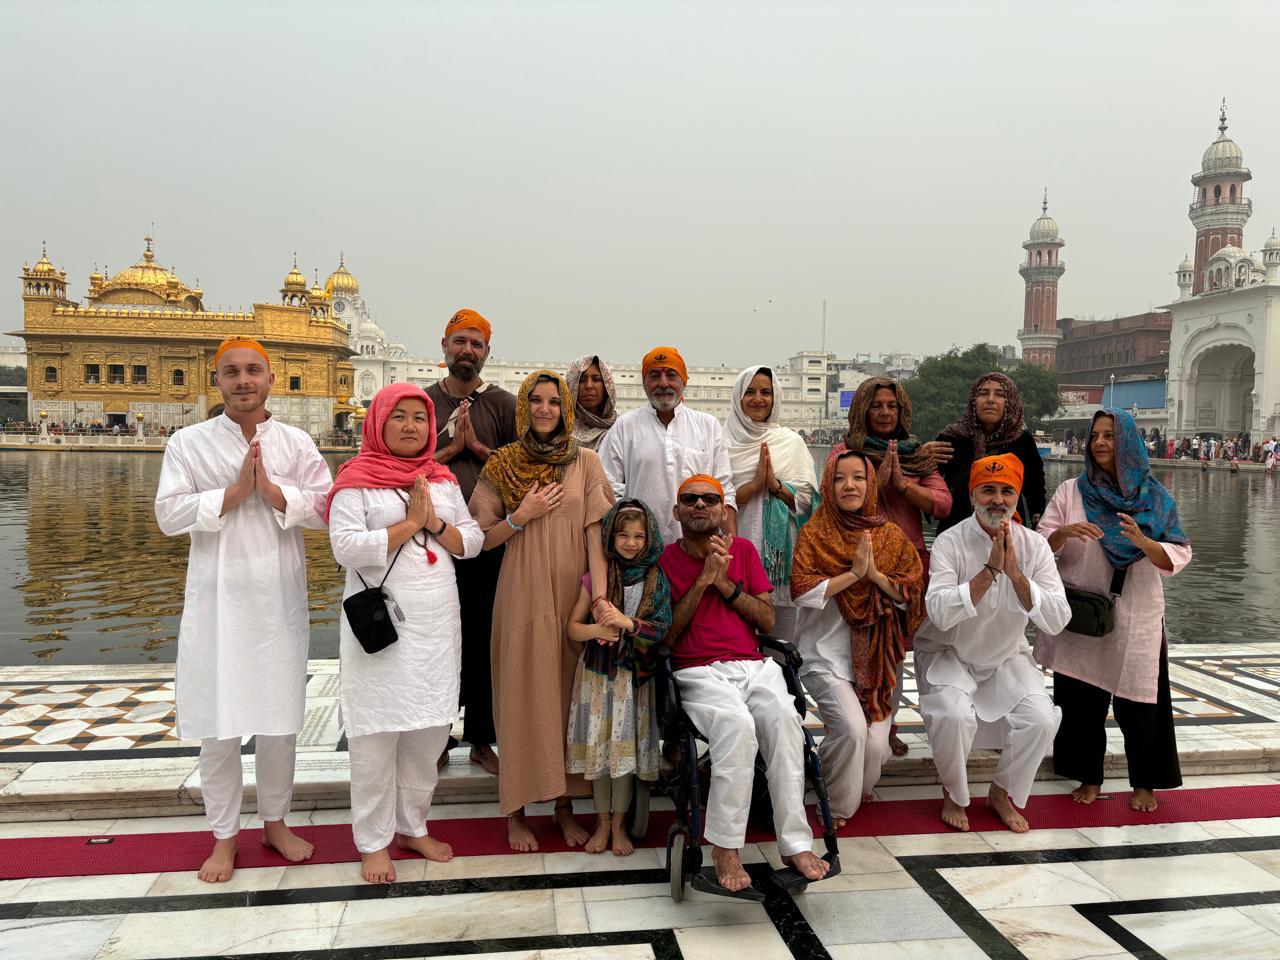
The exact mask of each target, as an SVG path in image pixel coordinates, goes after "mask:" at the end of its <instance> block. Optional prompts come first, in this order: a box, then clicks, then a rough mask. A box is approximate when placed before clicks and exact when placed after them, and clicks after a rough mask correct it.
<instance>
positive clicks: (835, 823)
mask: <svg viewBox="0 0 1280 960" xmlns="http://www.w3.org/2000/svg"><path fill="white" fill-rule="evenodd" d="M848 822H849V818H848V817H832V818H831V828H832V829H833V830H843V829H844V825H845V824H846V823H848Z"/></svg>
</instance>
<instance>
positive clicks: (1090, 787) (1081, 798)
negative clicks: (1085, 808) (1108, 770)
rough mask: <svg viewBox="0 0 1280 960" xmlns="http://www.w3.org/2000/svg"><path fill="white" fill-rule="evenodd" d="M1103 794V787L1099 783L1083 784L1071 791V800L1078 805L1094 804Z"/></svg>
mask: <svg viewBox="0 0 1280 960" xmlns="http://www.w3.org/2000/svg"><path fill="white" fill-rule="evenodd" d="M1101 792H1102V785H1101V784H1099V783H1082V784H1080V786H1078V787H1076V788H1075V789H1074V790H1072V791H1071V799H1072V800H1074V801H1075V802H1076V803H1085V804H1088V803H1093V801H1095V800H1097V799H1098V794H1099V793H1101Z"/></svg>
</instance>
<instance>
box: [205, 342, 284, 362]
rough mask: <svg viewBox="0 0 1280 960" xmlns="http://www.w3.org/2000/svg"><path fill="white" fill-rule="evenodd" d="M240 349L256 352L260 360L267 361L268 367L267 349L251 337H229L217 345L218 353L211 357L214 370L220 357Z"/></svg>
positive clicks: (269, 359)
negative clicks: (259, 355) (260, 357)
mask: <svg viewBox="0 0 1280 960" xmlns="http://www.w3.org/2000/svg"><path fill="white" fill-rule="evenodd" d="M241 349H244V350H254V351H256V352H257V353H259V354H261V356H262V359H263V360H265V361H267V364H268V365H270V363H271V358H270V357H269V356H267V348H266V347H264V346H263V345H262V344H260V343H259V342H258V341H257V340H254V339H253V338H252V337H230V338H229V339H226V340H223V341H222V343H220V344H219V345H218V352H217V353H215V354H214V355H213V366H214V369H217V366H218V361H219V360H221V359H222V355H223V354H224V353H226V352H227V351H228V350H241Z"/></svg>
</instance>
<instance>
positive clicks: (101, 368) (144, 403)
mask: <svg viewBox="0 0 1280 960" xmlns="http://www.w3.org/2000/svg"><path fill="white" fill-rule="evenodd" d="M348 288H355V289H359V287H358V284H357V282H356V279H355V277H354V276H352V275H351V273H350V272H349V271H348V270H347V269H346V267H345V265H344V264H341V263H340V264H339V266H338V269H337V270H335V271H334V272H333V273H332V274H331V275H330V277H329V281H328V283H327V284H326V285H325V287H321V286H320V285H319V282H318V281H317V282H316V283H315V284H314V285H313V286H312V287H310V288H308V287H307V282H306V278H305V277H303V275H302V273H301V272H299V270H298V265H297V261H296V259H295V262H294V265H293V269H292V270H290V271H289V273H288V275H287V276H286V277H285V279H284V284H283V286H282V287H281V289H280V302H279V303H255V304H254V305H253V311H252V312H251V313H244V312H230V311H222V310H216V311H214V310H206V309H205V308H204V291H202V290H201V289H199V287H198V286H194V287H192V286H188V285H187V284H185V283H183V282H182V280H180V279H179V278H178V277H177V276H176V275H175V274H174V273H173V272H172V271H171V270H169V269H168V268H166V267H164V266H162V265H161V264H159V263H157V262H156V259H155V253H154V252H153V250H152V240H151V238H150V237H147V238H146V250H145V251H144V252H143V254H142V258H141V259H140V260H139V261H138V262H137V263H135V264H134V265H133V266H131V267H127V268H125V269H124V270H122V271H120V272H119V273H117V274H115V275H114V276H112V277H107V276H105V275H104V274H101V273H98V271H97V269H96V268H95V270H94V272H93V273H91V274H90V275H89V289H88V293H87V295H86V299H85V302H84V303H80V302H77V301H73V300H70V299H68V298H67V272H66V271H65V270H60V269H58V268H57V267H55V266H54V264H53V263H52V262H51V261H50V260H49V257H48V254H47V252H46V251H42V252H41V256H40V259H39V260H38V261H37V262H36V263H35V265H34V266H27V265H26V264H23V267H22V301H23V327H22V329H21V330H15V331H12V335H13V336H18V337H22V338H23V339H24V340H25V341H26V346H27V390H28V398H29V406H30V410H29V413H28V419H29V420H32V421H35V420H37V419H39V418H40V416H41V413H42V412H43V413H45V414H47V415H48V417H47V419H48V421H49V422H50V423H58V422H66V423H72V422H79V423H86V424H87V423H101V424H105V425H107V426H111V425H113V424H120V425H125V424H134V423H142V424H147V425H156V426H158V427H160V428H165V429H167V428H169V427H181V426H184V425H186V424H189V423H195V422H197V421H199V420H202V419H204V418H205V416H207V414H208V411H209V410H210V409H211V408H212V407H213V406H214V405H216V404H219V403H221V402H222V397H221V395H220V394H219V393H218V388H217V386H216V385H215V384H214V381H213V372H214V370H213V355H214V352H215V351H216V350H217V348H218V344H219V343H220V342H221V341H223V340H224V339H226V338H227V337H236V336H239V337H253V338H254V339H255V340H259V341H261V343H262V345H263V346H264V347H266V349H267V352H268V353H269V354H270V355H271V368H272V370H273V371H274V373H275V375H276V380H275V386H274V387H273V388H272V391H271V398H270V400H269V401H268V404H267V406H268V408H269V409H270V410H271V411H272V413H273V414H274V415H276V416H278V417H279V418H280V419H281V420H282V421H283V422H285V423H289V424H292V425H293V426H296V427H299V428H301V429H303V430H306V431H307V432H308V433H310V434H311V435H312V436H317V437H318V436H321V435H323V434H325V433H328V432H329V431H331V430H333V429H334V428H335V427H341V426H343V425H345V418H346V417H347V415H348V414H349V413H350V412H351V411H352V410H353V409H354V408H352V407H350V406H348V401H349V400H350V398H351V393H352V385H353V384H354V382H355V373H354V370H353V368H352V364H351V357H352V355H353V354H352V351H351V350H350V348H349V346H348V334H347V328H346V325H345V324H343V323H342V322H340V321H338V320H335V319H334V318H333V315H332V307H331V304H332V291H333V290H335V289H348Z"/></svg>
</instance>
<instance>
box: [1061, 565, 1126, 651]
mask: <svg viewBox="0 0 1280 960" xmlns="http://www.w3.org/2000/svg"><path fill="white" fill-rule="evenodd" d="M1128 574H1129V568H1128V567H1117V568H1115V569H1114V570H1113V571H1112V573H1111V589H1110V590H1109V591H1108V592H1107V593H1092V592H1091V591H1089V590H1077V589H1076V588H1075V587H1066V592H1067V603H1068V604H1069V605H1070V607H1071V621H1070V622H1069V623H1068V624H1067V629H1068V630H1070V631H1071V632H1072V633H1078V634H1080V636H1082V637H1105V636H1106V635H1107V634H1108V633H1110V632H1111V631H1112V629H1113V628H1114V627H1115V625H1116V600H1117V599H1118V598H1119V596H1120V594H1121V593H1123V592H1124V580H1125V577H1126V576H1128Z"/></svg>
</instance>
